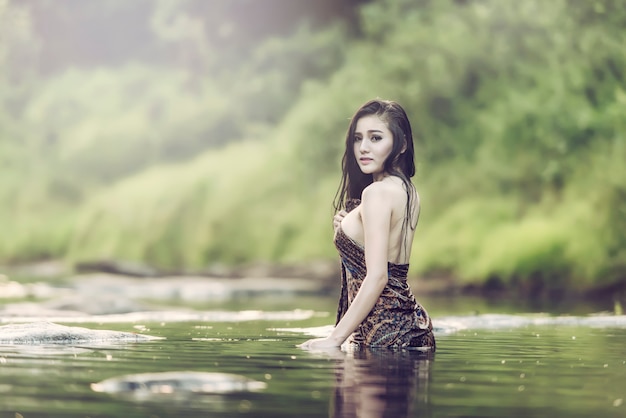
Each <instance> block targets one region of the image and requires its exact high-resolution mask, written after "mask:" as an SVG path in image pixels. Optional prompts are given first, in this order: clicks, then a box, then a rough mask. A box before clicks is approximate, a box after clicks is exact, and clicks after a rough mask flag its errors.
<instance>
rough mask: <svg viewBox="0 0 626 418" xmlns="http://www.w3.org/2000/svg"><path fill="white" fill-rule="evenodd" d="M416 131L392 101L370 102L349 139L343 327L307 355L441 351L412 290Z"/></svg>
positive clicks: (340, 227)
mask: <svg viewBox="0 0 626 418" xmlns="http://www.w3.org/2000/svg"><path fill="white" fill-rule="evenodd" d="M413 160H414V151H413V135H412V132H411V124H410V123H409V119H408V117H407V115H406V113H405V111H404V109H402V107H401V106H400V105H399V104H398V103H396V102H393V101H386V100H372V101H369V102H367V103H365V104H364V105H363V106H362V107H361V108H360V109H359V110H358V111H357V112H356V114H355V115H354V117H353V118H352V121H351V122H350V126H349V128H348V134H347V136H346V150H345V153H344V156H343V161H342V167H343V176H342V179H341V183H340V186H339V190H338V191H337V196H336V198H335V211H336V214H335V216H334V218H333V227H334V230H335V239H334V241H335V246H336V247H337V249H338V251H339V255H340V257H341V271H342V274H341V276H342V289H341V299H340V301H339V308H338V311H337V323H336V325H335V328H334V330H333V332H332V333H331V334H330V335H329V336H328V337H326V338H317V339H312V340H309V341H307V342H305V343H304V344H302V345H301V347H302V348H305V349H312V350H316V349H331V348H336V347H339V346H341V345H342V344H343V343H344V342H345V341H346V340H348V341H349V342H350V343H351V344H354V345H357V346H369V347H398V348H409V347H413V348H420V349H424V350H434V349H435V338H434V336H433V333H432V323H431V320H430V318H429V316H428V314H427V313H426V310H424V308H423V307H422V306H421V305H420V304H419V303H417V302H416V301H415V298H414V297H413V294H412V293H411V290H410V289H409V286H408V284H407V273H408V269H409V264H408V263H409V257H410V254H411V244H412V242H413V235H414V233H415V228H416V226H417V219H418V216H419V196H418V194H417V191H416V190H415V187H414V186H413V184H412V183H411V181H410V177H412V176H413V175H414V174H415V163H414V161H413Z"/></svg>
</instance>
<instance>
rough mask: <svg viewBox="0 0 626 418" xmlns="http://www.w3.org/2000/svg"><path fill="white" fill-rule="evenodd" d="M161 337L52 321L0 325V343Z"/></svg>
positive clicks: (78, 341) (111, 341)
mask: <svg viewBox="0 0 626 418" xmlns="http://www.w3.org/2000/svg"><path fill="white" fill-rule="evenodd" d="M157 339H161V337H153V336H150V335H144V334H136V333H134V332H122V331H109V330H95V329H88V328H81V327H68V326H65V325H59V324H54V323H52V322H31V323H25V324H9V325H3V326H0V344H11V345H14V344H75V343H104V342H107V343H116V342H139V341H151V340H157Z"/></svg>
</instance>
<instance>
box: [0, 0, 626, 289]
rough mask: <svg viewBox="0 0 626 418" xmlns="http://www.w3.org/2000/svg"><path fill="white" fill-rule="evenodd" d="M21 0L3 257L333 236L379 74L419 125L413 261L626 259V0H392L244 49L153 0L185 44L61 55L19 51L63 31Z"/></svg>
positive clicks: (230, 253) (294, 242)
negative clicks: (42, 28)
mask: <svg viewBox="0 0 626 418" xmlns="http://www.w3.org/2000/svg"><path fill="white" fill-rule="evenodd" d="M354 3H355V7H356V4H357V3H358V2H354ZM20 4H21V3H18V2H7V1H6V0H5V1H0V27H3V28H5V25H3V24H2V22H5V21H6V22H11V23H15V16H16V15H20V16H21V19H22V23H23V24H20V25H17V24H12V25H9V26H7V27H9V28H10V29H3V30H4V31H6V32H7V33H10V34H11V36H10V37H0V39H1V40H0V67H6V68H8V69H9V70H10V71H3V72H2V73H0V74H2V75H0V99H1V102H0V106H2V107H3V111H2V112H0V118H2V119H1V120H0V161H1V162H2V167H3V175H2V176H1V177H0V198H1V201H2V202H5V203H4V204H3V205H2V207H0V219H2V231H3V234H2V236H1V237H0V260H4V261H5V262H16V261H25V260H32V259H38V258H49V257H52V258H54V257H66V258H67V259H68V260H73V261H76V260H91V259H101V258H113V259H124V260H133V261H142V262H146V263H150V264H154V265H157V266H160V267H164V268H190V269H201V268H204V267H207V266H210V265H213V264H227V265H236V264H241V263H247V262H252V261H260V260H263V261H269V262H273V263H298V262H305V261H311V260H316V259H326V258H331V257H334V256H335V255H334V249H333V247H332V245H331V243H330V240H331V229H330V217H331V214H332V211H331V201H332V199H333V196H334V193H335V189H336V187H337V184H338V181H339V175H340V172H339V159H340V156H341V153H342V147H343V135H344V132H345V129H346V127H347V121H348V119H349V118H350V116H351V114H352V112H354V110H355V109H356V108H357V107H358V106H359V105H360V104H361V103H362V102H364V101H365V100H367V99H369V98H371V97H375V96H379V97H384V98H391V99H394V100H397V101H399V102H400V103H402V104H403V105H404V106H405V108H406V109H407V111H408V113H409V114H410V115H411V116H412V121H413V124H414V126H415V128H416V131H418V135H417V137H416V140H417V146H416V148H417V159H418V176H417V177H416V180H415V182H416V184H417V185H418V189H419V191H420V193H421V197H422V209H423V210H422V215H421V223H420V226H419V230H418V234H417V237H416V242H415V246H414V257H413V263H412V272H413V274H414V275H420V276H432V277H440V276H441V275H445V276H452V277H454V278H456V279H458V280H459V281H460V282H462V283H467V284H480V283H489V284H490V285H497V286H504V287H511V286H512V287H516V288H520V289H526V290H532V289H535V290H537V289H564V288H570V289H572V288H573V289H578V290H582V289H588V288H592V287H595V288H598V287H606V286H610V285H614V284H615V283H618V282H623V281H624V279H625V272H626V233H625V232H626V165H625V164H624V162H625V161H626V139H625V136H626V134H625V132H626V118H625V117H624V115H625V114H626V87H624V86H626V72H625V71H624V69H625V68H626V34H625V33H624V31H623V28H624V27H625V26H626V10H625V9H624V7H623V5H624V3H623V1H620V0H598V1H594V2H579V1H574V0H569V1H568V0H554V1H550V2H545V1H542V0H525V1H520V2H503V1H499V0H465V1H459V0H457V1H453V0H448V1H437V2H427V1H424V2H416V1H409V0H378V1H372V2H369V3H367V4H364V5H362V6H359V9H358V14H357V15H356V17H355V18H351V17H345V16H343V17H342V18H341V19H340V21H338V22H335V23H332V24H324V25H322V24H320V23H319V22H318V23H311V22H307V21H306V19H305V18H303V17H300V18H299V20H298V19H295V20H294V22H295V23H294V24H293V27H291V28H283V29H284V30H283V31H282V32H281V33H269V32H268V33H265V34H264V35H263V36H256V37H250V38H246V39H243V40H241V39H242V38H236V39H234V40H233V42H235V41H236V42H235V44H234V46H235V47H236V48H239V49H240V50H241V51H243V52H242V53H240V54H239V55H238V54H236V51H234V50H233V49H232V48H228V47H223V46H222V47H220V46H219V43H217V41H216V39H217V38H212V37H211V36H209V33H210V30H209V29H208V28H209V27H210V26H209V24H210V23H211V19H209V18H206V19H205V20H203V18H202V17H201V16H204V15H202V14H200V15H198V14H194V13H193V10H194V9H193V7H198V5H199V4H202V2H194V1H188V2H181V3H180V4H179V5H178V6H175V7H174V6H172V4H171V3H166V2H162V3H157V2H155V3H141V4H144V7H147V8H152V9H150V10H151V13H152V18H151V20H150V22H152V26H150V25H149V24H147V25H148V26H150V27H151V28H152V29H151V30H152V31H153V32H152V33H154V36H153V38H151V39H152V41H151V42H152V44H151V45H152V46H153V47H154V48H156V46H160V47H161V48H162V49H163V50H167V51H170V50H171V49H172V48H178V49H179V50H180V51H181V52H180V55H177V56H176V57H177V59H176V60H173V62H172V61H171V60H168V59H162V60H161V61H159V60H156V61H155V62H148V61H141V60H135V61H133V60H128V61H125V62H114V63H111V65H109V66H97V67H94V66H88V65H82V66H80V65H77V66H75V67H76V68H73V69H69V68H68V69H63V70H57V71H51V72H50V74H38V73H36V72H28V71H25V72H20V71H18V68H21V67H17V63H19V62H21V61H19V60H17V58H15V57H18V58H20V59H21V60H22V61H23V60H35V59H36V57H37V56H38V54H40V53H41V52H40V51H39V50H38V48H43V47H45V46H46V41H47V40H46V39H38V40H37V42H26V41H25V40H29V39H36V38H37V35H36V33H35V31H33V29H32V28H31V27H30V25H29V22H31V21H32V19H30V20H29V12H31V13H34V12H33V7H32V5H31V8H30V9H29V8H28V7H27V6H28V5H29V4H30V2H26V3H25V4H26V6H24V7H20ZM33 4H34V3H33ZM42 4H44V5H45V4H48V6H47V7H53V6H50V4H51V3H47V2H43V3H42ZM55 4H59V3H55ZM102 4H103V5H106V4H109V5H111V7H113V5H116V6H115V7H117V8H122V9H123V8H124V6H122V4H121V3H118V2H115V1H110V2H102ZM218 4H221V3H218ZM329 4H330V3H329ZM194 5H195V6H194ZM222 6H223V5H222ZM222 6H214V7H216V10H217V9H219V8H220V7H222ZM55 7H56V6H55ZM58 7H59V8H60V9H63V8H65V7H67V5H66V4H64V3H63V2H60V5H59V6H58ZM102 7H104V6H102ZM205 7H209V6H206V5H205ZM222 12H224V13H232V10H231V11H228V10H226V11H225V10H222ZM34 15H36V13H35V14H34ZM199 16H200V17H199ZM207 16H209V14H207ZM211 16H212V15H211ZM229 16H231V15H229ZM231 17H233V16H231ZM213 19H214V18H213ZM176 22H179V23H178V24H176ZM180 22H184V24H183V23H180ZM235 22H236V23H234V29H233V28H230V29H229V27H226V28H224V27H222V28H221V32H220V33H222V34H224V33H229V30H232V31H234V33H241V32H238V30H242V28H244V27H245V22H243V21H236V20H235ZM213 23H215V22H213ZM168 25H169V26H168ZM181 25H182V26H181ZM181 27H182V28H183V29H181ZM190 28H200V29H198V30H200V32H198V31H195V30H192V29H190ZM202 28H204V32H202ZM216 30H217V31H218V32H219V30H220V29H219V28H217V29H216ZM203 33H204V35H203ZM218 40H219V39H218ZM237 42H238V43H237ZM155 45H156V46H155ZM220 48H221V49H220ZM236 48H235V49H236ZM183 52H184V53H183ZM220 54H222V55H220ZM216 56H217V57H220V56H223V59H221V60H220V59H216ZM16 80H17V81H16Z"/></svg>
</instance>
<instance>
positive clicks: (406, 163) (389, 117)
mask: <svg viewBox="0 0 626 418" xmlns="http://www.w3.org/2000/svg"><path fill="white" fill-rule="evenodd" d="M370 115H376V116H378V117H379V118H380V120H382V121H383V122H385V124H386V125H387V129H389V131H390V132H391V134H392V136H393V146H392V149H391V153H390V154H389V156H388V157H387V159H386V160H385V163H384V165H383V170H384V171H385V172H386V173H388V174H390V175H393V176H397V177H400V178H401V179H402V181H403V183H404V188H405V190H406V193H407V202H406V205H407V206H406V217H405V222H406V221H407V220H408V219H410V218H411V201H412V199H413V193H412V190H413V186H412V184H411V180H410V178H411V177H413V176H414V175H415V161H414V159H415V151H414V148H413V131H412V130H411V123H410V122H409V117H408V116H407V114H406V112H405V111H404V109H403V108H402V106H400V105H399V104H398V103H397V102H394V101H391V100H381V99H374V100H370V101H369V102H367V103H365V104H364V105H363V106H361V107H360V108H359V109H358V110H357V111H356V113H355V114H354V116H353V117H352V120H351V121H350V126H349V127H348V132H347V134H346V150H345V152H344V154H343V159H342V161H341V166H342V176H341V182H340V183H339V188H338V189H337V193H336V195H335V200H334V208H335V211H339V210H341V209H342V208H347V207H348V206H349V202H350V201H351V200H353V199H361V195H362V194H363V190H364V189H365V188H366V187H367V186H369V185H370V184H372V182H373V181H374V180H373V177H372V175H371V174H364V173H363V172H362V171H361V169H360V167H359V165H358V163H357V160H356V156H355V155H354V146H353V145H354V135H355V131H356V125H357V123H358V121H359V119H361V118H362V117H364V116H370ZM405 146H406V149H405ZM403 149H404V151H403ZM409 224H410V225H411V228H412V229H413V228H415V226H414V222H410V223H409ZM415 224H416V222H415Z"/></svg>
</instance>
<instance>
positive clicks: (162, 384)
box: [91, 371, 267, 399]
mask: <svg viewBox="0 0 626 418" xmlns="http://www.w3.org/2000/svg"><path fill="white" fill-rule="evenodd" d="M266 387H267V384H265V383H264V382H258V381H256V380H252V379H248V378H247V377H244V376H239V375H236V374H228V373H206V372H191V371H182V372H179V371H173V372H162V373H141V374H130V375H124V376H118V377H112V378H110V379H106V380H103V381H102V382H99V383H92V384H91V389H92V390H93V391H94V392H106V393H110V394H114V395H126V396H129V395H130V396H135V397H137V398H142V399H146V398H150V397H158V396H159V395H185V394H226V393H235V392H256V391H259V390H263V389H265V388H266Z"/></svg>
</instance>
